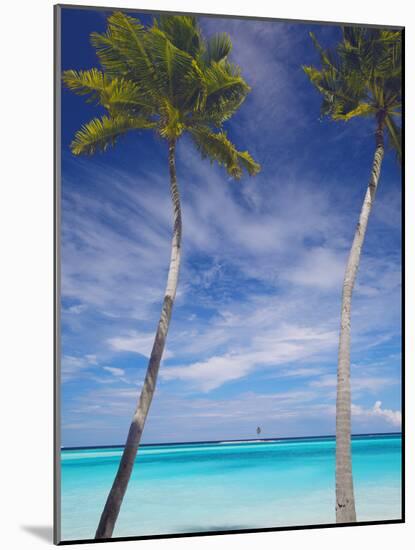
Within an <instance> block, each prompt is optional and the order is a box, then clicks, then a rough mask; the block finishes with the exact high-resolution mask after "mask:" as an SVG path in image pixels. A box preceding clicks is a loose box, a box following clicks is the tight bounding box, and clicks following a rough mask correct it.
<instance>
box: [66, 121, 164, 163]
mask: <svg viewBox="0 0 415 550" xmlns="http://www.w3.org/2000/svg"><path fill="white" fill-rule="evenodd" d="M154 127H155V123H154V122H149V121H148V120H145V119H143V118H139V117H132V116H121V115H120V116H116V117H108V116H105V115H104V116H103V117H101V118H94V119H93V120H91V121H90V122H88V123H86V124H85V125H84V126H82V128H81V129H80V130H78V132H76V134H75V138H74V140H73V141H72V143H71V150H72V152H73V154H74V155H81V154H84V155H92V154H94V153H96V152H97V151H106V150H107V149H108V147H110V146H112V145H114V144H115V142H116V140H117V138H119V137H120V136H121V135H122V134H125V133H126V132H128V131H130V130H144V129H148V128H154Z"/></svg>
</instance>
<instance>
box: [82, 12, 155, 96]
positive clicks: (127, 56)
mask: <svg viewBox="0 0 415 550" xmlns="http://www.w3.org/2000/svg"><path fill="white" fill-rule="evenodd" d="M145 36H146V29H145V28H144V27H143V25H142V24H141V22H140V21H139V20H138V19H137V18H135V17H131V16H129V15H126V14H124V13H122V12H115V13H113V14H112V15H111V16H110V17H108V27H107V31H106V32H105V33H103V34H99V33H92V34H91V44H92V45H93V46H94V48H95V50H96V52H97V55H98V58H99V60H100V62H101V65H102V66H103V68H104V69H105V71H106V72H107V74H109V75H110V76H112V77H121V78H127V79H131V80H136V81H138V82H140V84H141V85H142V86H143V87H146V88H147V92H151V93H153V94H155V93H156V91H157V90H156V71H155V68H154V66H153V64H152V62H151V59H150V57H149V55H148V52H147V51H146V47H145Z"/></svg>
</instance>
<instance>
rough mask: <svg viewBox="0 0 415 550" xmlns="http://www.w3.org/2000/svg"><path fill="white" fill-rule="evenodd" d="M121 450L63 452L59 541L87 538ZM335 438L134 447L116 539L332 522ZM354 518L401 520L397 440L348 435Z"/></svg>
mask: <svg viewBox="0 0 415 550" xmlns="http://www.w3.org/2000/svg"><path fill="white" fill-rule="evenodd" d="M121 453H122V447H113V448H88V449H64V450H62V453H61V465H62V485H61V489H62V506H61V509H62V525H61V527H62V540H79V539H91V538H93V537H94V534H95V529H96V527H97V525H98V521H99V517H100V514H101V511H102V508H103V506H104V503H105V500H106V497H107V495H108V492H109V489H110V487H111V484H112V482H113V479H114V475H115V473H116V470H117V467H118V464H119V460H120V457H121ZM334 468H335V441H334V438H333V437H326V438H301V439H289V440H272V441H246V442H216V443H183V444H169V445H151V446H150V445H149V446H142V447H140V449H139V452H138V455H137V459H136V463H135V467H134V470H133V474H132V477H131V480H130V484H129V486H128V490H127V493H126V496H125V499H124V502H123V506H122V508H121V512H120V515H119V517H118V521H117V524H116V527H115V530H114V535H113V536H114V537H117V536H118V537H124V536H144V535H156V534H168V533H186V532H201V531H212V530H233V529H235V530H237V529H258V528H264V527H283V526H290V525H312V524H323V523H333V522H334V521H335V517H334ZM353 473H354V479H355V496H356V509H357V516H358V520H359V521H374V520H376V521H378V520H390V519H399V518H400V517H401V436H400V435H399V434H390V435H371V436H356V437H354V438H353Z"/></svg>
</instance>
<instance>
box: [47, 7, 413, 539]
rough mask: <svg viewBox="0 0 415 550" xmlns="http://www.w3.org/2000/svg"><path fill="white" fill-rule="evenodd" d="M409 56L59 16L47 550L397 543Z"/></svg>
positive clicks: (376, 31) (359, 42)
mask: <svg viewBox="0 0 415 550" xmlns="http://www.w3.org/2000/svg"><path fill="white" fill-rule="evenodd" d="M403 45H404V44H403V28H394V27H389V26H386V25H385V26H384V27H379V26H363V25H356V24H355V25H352V24H344V23H343V24H338V23H318V22H304V21H287V20H284V21H282V20H272V19H256V18H255V17H252V18H249V17H235V16H210V15H197V14H184V13H176V14H175V13H167V12H165V13H162V12H154V13H153V12H149V11H140V10H137V11H133V10H130V9H128V10H127V9H121V8H114V9H110V8H92V7H81V6H69V5H68V6H65V5H60V6H57V7H55V83H56V92H55V98H56V101H55V128H56V136H55V137H56V139H55V146H56V152H55V160H56V162H55V164H56V185H55V189H56V216H55V219H56V225H55V231H56V323H55V327H56V361H55V363H56V367H55V543H57V544H70V543H76V542H86V541H87V542H102V541H109V540H114V539H140V538H157V537H171V536H189V535H195V534H199V535H209V534H217V533H234V532H241V531H247V532H253V531H261V530H279V529H291V528H292V529H294V528H296V529H297V528H306V527H316V526H320V527H324V526H334V525H355V524H368V523H370V524H373V523H385V522H386V523H391V522H396V523H397V522H402V521H403V519H404V517H403V514H404V510H403V504H404V487H403V474H404V472H403V452H402V448H403V436H402V406H403V403H402V396H403V393H402V386H403V385H402V364H401V349H402V289H401V282H402V241H401V239H402V214H403V210H402V194H403V175H402V162H403V161H402V158H403V152H402V139H401V138H402V133H403V121H402V113H403V98H402V87H403V86H402V81H403V74H402V58H403Z"/></svg>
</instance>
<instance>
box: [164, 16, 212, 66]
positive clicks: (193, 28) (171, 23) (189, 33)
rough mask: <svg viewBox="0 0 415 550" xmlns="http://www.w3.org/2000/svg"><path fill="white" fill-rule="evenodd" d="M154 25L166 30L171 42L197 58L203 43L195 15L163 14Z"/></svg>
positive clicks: (165, 32)
mask: <svg viewBox="0 0 415 550" xmlns="http://www.w3.org/2000/svg"><path fill="white" fill-rule="evenodd" d="M154 25H155V26H156V27H158V28H159V29H160V30H162V31H163V32H164V34H165V35H166V36H167V38H168V39H169V40H170V42H171V43H172V44H173V46H175V47H176V48H178V49H179V50H182V51H183V52H186V53H188V54H189V55H190V56H192V57H194V58H196V57H197V55H198V52H199V51H200V48H201V44H202V36H201V32H200V28H199V25H198V23H197V19H196V17H195V16H193V15H161V16H160V17H159V18H158V19H156V20H155V22H154Z"/></svg>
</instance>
